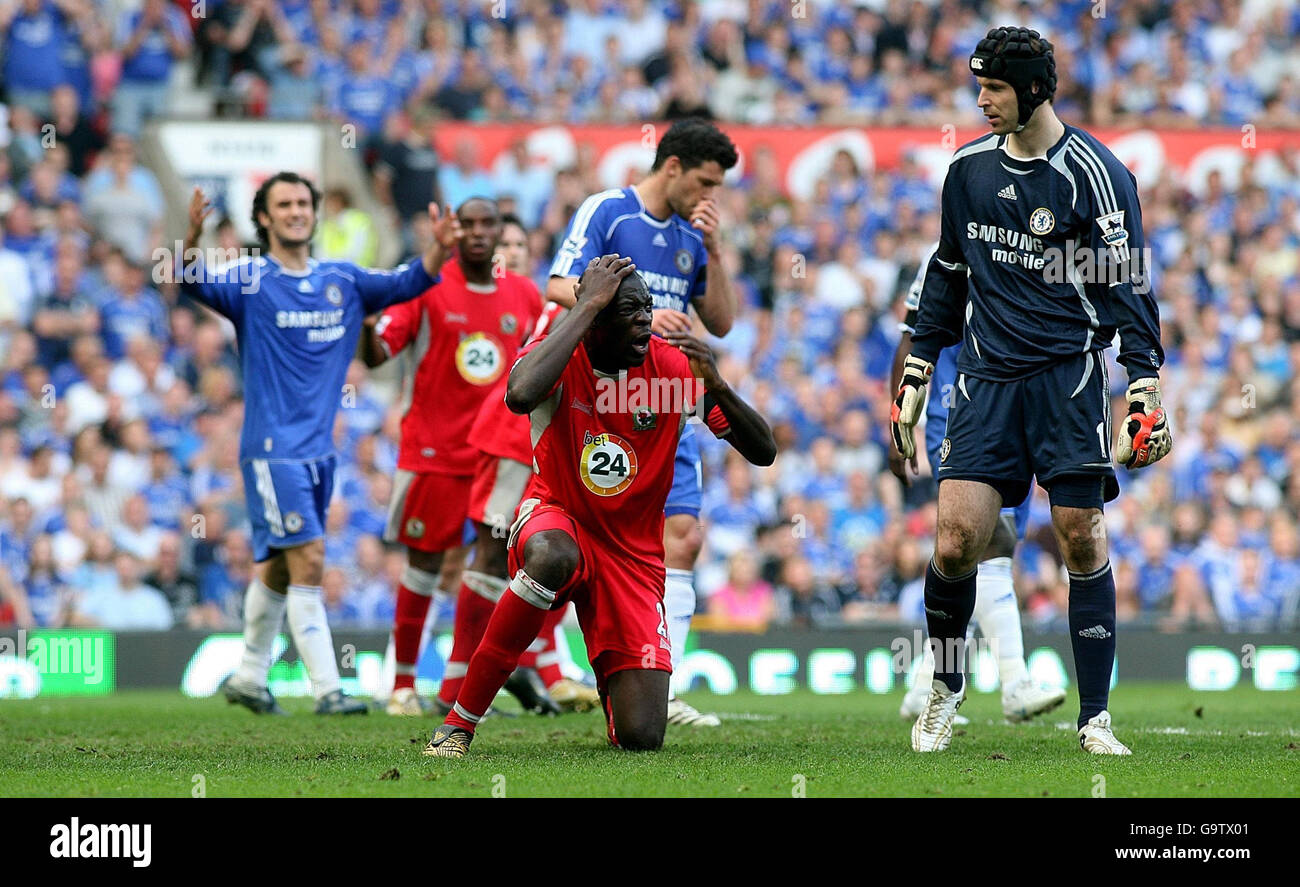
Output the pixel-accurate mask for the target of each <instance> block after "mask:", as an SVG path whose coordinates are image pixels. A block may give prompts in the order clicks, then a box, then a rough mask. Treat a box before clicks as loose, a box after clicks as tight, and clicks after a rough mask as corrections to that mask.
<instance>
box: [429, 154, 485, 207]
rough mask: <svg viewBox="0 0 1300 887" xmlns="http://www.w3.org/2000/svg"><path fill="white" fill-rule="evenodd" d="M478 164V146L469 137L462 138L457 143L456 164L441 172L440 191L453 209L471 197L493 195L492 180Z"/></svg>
mask: <svg viewBox="0 0 1300 887" xmlns="http://www.w3.org/2000/svg"><path fill="white" fill-rule="evenodd" d="M478 163H479V153H478V146H477V145H476V144H475V143H474V142H473V141H471V140H470V139H469V138H468V137H462V138H461V139H460V140H459V141H457V142H456V151H455V162H454V163H453V164H452V165H450V166H444V167H442V168H441V169H440V170H439V172H438V188H439V191H440V192H441V193H442V199H443V200H444V201H446V202H447V204H448V205H449V206H451V207H452V208H453V209H455V208H456V207H458V206H460V205H461V204H462V203H464V202H465V201H466V200H468V199H469V198H471V197H476V196H481V195H484V194H491V193H492V180H491V179H489V178H488V176H487V173H485V172H484V171H483V170H482V169H481V168H479V165H478Z"/></svg>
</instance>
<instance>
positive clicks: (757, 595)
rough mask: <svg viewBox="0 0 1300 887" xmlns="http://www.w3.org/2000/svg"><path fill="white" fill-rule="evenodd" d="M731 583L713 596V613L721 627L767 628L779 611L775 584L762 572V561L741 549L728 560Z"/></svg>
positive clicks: (739, 628) (711, 601)
mask: <svg viewBox="0 0 1300 887" xmlns="http://www.w3.org/2000/svg"><path fill="white" fill-rule="evenodd" d="M728 566H729V569H728V574H727V584H726V585H723V586H722V587H721V588H719V589H718V590H717V591H715V592H713V594H711V595H710V596H709V615H710V616H712V617H713V618H714V620H715V621H714V622H713V625H714V627H715V628H716V629H717V630H719V631H763V630H765V629H766V628H767V624H768V623H769V622H771V621H772V618H773V617H774V616H775V614H776V600H775V597H774V596H773V592H772V586H770V585H768V584H767V583H766V582H764V581H763V580H762V579H760V578H759V575H758V565H757V564H756V563H755V562H754V557H753V555H752V554H750V553H749V552H748V551H747V550H745V549H741V550H740V551H737V552H736V553H735V554H733V555H732V556H731V557H730V559H729V560H728Z"/></svg>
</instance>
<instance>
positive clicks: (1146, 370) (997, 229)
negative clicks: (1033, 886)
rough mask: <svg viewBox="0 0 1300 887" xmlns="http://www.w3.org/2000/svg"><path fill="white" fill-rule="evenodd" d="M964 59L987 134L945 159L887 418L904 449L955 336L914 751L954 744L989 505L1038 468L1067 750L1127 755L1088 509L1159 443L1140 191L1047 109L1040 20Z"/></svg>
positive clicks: (1156, 334) (1001, 32) (1107, 605)
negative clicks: (1065, 609)
mask: <svg viewBox="0 0 1300 887" xmlns="http://www.w3.org/2000/svg"><path fill="white" fill-rule="evenodd" d="M970 70H971V73H972V74H974V75H975V78H976V82H977V83H978V84H979V88H980V91H979V98H978V106H979V108H980V110H981V111H982V112H983V113H984V116H985V118H986V119H987V120H988V122H989V127H990V130H991V132H990V133H989V134H988V135H986V136H984V137H982V138H980V139H977V140H975V141H974V142H971V143H970V144H968V145H965V146H963V147H962V148H961V149H959V150H958V151H957V152H956V153H955V154H954V155H953V158H952V162H951V163H950V165H949V167H948V175H947V178H946V179H945V181H944V185H943V200H942V210H941V213H942V219H941V228H940V239H939V248H938V250H937V251H936V253H935V255H934V257H933V258H932V259H931V260H930V264H929V267H928V270H927V272H926V276H925V283H924V289H923V293H922V297H921V301H920V306H919V311H918V316H917V319H916V332H915V333H914V334H913V335H912V353H911V354H910V355H908V356H907V358H906V360H905V361H904V364H903V372H902V383H901V385H900V386H899V388H898V394H897V397H896V399H895V402H894V407H893V414H892V430H893V436H894V442H895V445H896V446H897V447H898V450H899V452H900V453H901V454H902V455H903V457H904V458H906V459H909V460H910V459H911V458H912V457H913V455H914V453H915V450H916V442H915V439H914V437H913V429H914V428H915V426H916V424H917V421H918V420H919V419H920V416H921V410H922V408H923V407H924V404H925V391H926V386H927V384H928V382H929V381H930V377H931V375H932V374H933V373H934V366H935V363H936V362H937V361H938V359H939V355H940V352H941V351H942V350H943V348H944V347H946V346H949V345H955V344H957V343H958V342H962V343H964V344H963V347H962V349H961V354H960V356H959V357H958V358H957V386H956V393H954V394H953V396H952V400H953V403H952V408H951V411H950V412H949V414H948V424H947V434H946V436H945V438H944V440H943V442H942V443H941V444H940V447H939V465H938V468H937V470H936V476H937V477H938V479H939V528H938V538H937V539H936V541H935V552H934V558H933V559H932V560H931V562H930V565H929V567H928V569H927V570H926V576H925V615H926V623H927V627H928V629H929V633H930V645H931V648H932V649H933V651H934V657H935V673H934V677H935V680H934V682H933V683H932V684H931V689H930V697H929V699H928V701H927V703H926V707H925V710H924V711H922V712H921V715H920V716H919V717H918V718H917V721H916V724H915V725H914V726H913V728H912V748H913V749H914V750H915V751H918V752H934V751H942V750H943V749H945V748H947V747H948V744H949V742H950V741H951V738H952V724H953V720H954V719H955V717H956V714H957V709H958V707H959V706H960V705H961V703H962V701H963V699H964V698H965V693H966V686H965V681H964V678H963V675H962V658H963V653H964V649H963V642H964V638H965V635H966V628H967V625H968V623H969V622H970V618H971V613H972V610H973V608H974V604H975V598H976V592H975V588H976V579H975V575H976V564H977V562H978V560H979V557H980V555H981V554H982V553H983V551H984V550H985V548H986V547H987V545H988V543H989V540H990V538H991V537H992V536H993V531H994V528H995V526H996V524H997V521H998V512H999V509H1000V508H1001V507H1003V506H1006V505H1015V504H1017V503H1019V502H1020V501H1022V500H1023V499H1024V497H1025V495H1026V494H1027V493H1028V491H1029V484H1030V482H1031V481H1032V480H1035V479H1036V480H1037V481H1038V483H1039V484H1040V485H1041V486H1042V487H1043V488H1044V489H1046V490H1047V493H1048V497H1049V499H1050V500H1051V506H1052V525H1053V529H1054V530H1055V531H1056V537H1057V541H1058V542H1059V543H1060V548H1061V554H1062V557H1063V559H1064V560H1065V565H1066V567H1067V568H1068V569H1069V572H1070V602H1069V621H1070V642H1071V645H1072V647H1073V651H1074V663H1075V670H1076V672H1077V674H1078V683H1079V703H1080V713H1079V719H1078V728H1079V734H1078V735H1079V744H1080V746H1081V747H1082V748H1083V750H1084V751H1086V752H1089V753H1091V754H1105V755H1126V754H1129V750H1128V748H1127V747H1126V746H1125V745H1124V744H1123V743H1122V742H1120V741H1119V740H1118V739H1117V738H1116V737H1115V735H1114V734H1113V733H1112V732H1111V721H1110V713H1109V712H1108V711H1107V704H1108V699H1109V693H1110V678H1111V673H1112V670H1113V668H1114V663H1115V579H1114V576H1113V575H1112V574H1111V569H1110V561H1109V557H1108V552H1107V544H1106V533H1105V529H1106V524H1105V520H1104V518H1103V515H1102V506H1103V505H1104V503H1105V502H1107V501H1109V500H1111V499H1114V498H1115V496H1116V495H1117V494H1118V492H1119V488H1118V483H1117V482H1116V479H1115V470H1114V468H1113V464H1112V459H1114V460H1115V461H1117V462H1119V463H1120V464H1122V465H1124V466H1125V467H1127V468H1129V469H1130V470H1131V469H1136V468H1140V467H1142V466H1144V465H1149V464H1151V463H1153V462H1156V461H1158V460H1159V459H1161V458H1163V457H1164V456H1165V455H1167V454H1168V453H1169V450H1170V447H1171V446H1172V438H1171V436H1170V433H1169V426H1168V423H1167V421H1166V418H1165V412H1164V410H1163V408H1161V406H1160V379H1159V376H1158V372H1159V369H1160V365H1161V363H1162V361H1163V358H1164V352H1163V350H1162V349H1161V346H1160V319H1159V314H1158V312H1157V309H1156V300H1155V298H1154V297H1153V296H1152V294H1151V291H1150V287H1149V285H1148V282H1149V279H1150V278H1149V277H1148V274H1149V271H1148V269H1147V268H1146V265H1145V262H1144V261H1143V258H1144V253H1145V250H1143V248H1142V245H1143V244H1142V216H1141V207H1140V206H1139V204H1138V195H1137V185H1136V181H1135V180H1134V178H1133V175H1132V173H1130V172H1129V171H1128V170H1127V169H1125V168H1124V166H1123V164H1121V163H1120V162H1119V161H1118V160H1116V159H1115V156H1114V155H1113V154H1111V152H1110V151H1109V150H1107V148H1106V146H1105V145H1103V144H1101V142H1099V141H1097V139H1095V138H1093V137H1092V136H1091V135H1089V134H1088V133H1086V132H1084V131H1083V130H1081V129H1078V128H1076V127H1072V126H1066V125H1065V124H1063V123H1062V122H1061V121H1060V120H1059V119H1057V117H1056V113H1055V111H1054V110H1053V108H1052V102H1051V100H1052V97H1053V95H1054V94H1055V92H1056V62H1055V59H1054V57H1053V54H1052V44H1051V43H1049V42H1048V41H1047V40H1045V39H1043V38H1042V37H1041V36H1039V34H1038V32H1037V31H1031V30H1028V29H1026V28H995V29H993V30H991V31H989V32H988V34H987V35H986V36H985V38H984V39H983V40H982V41H980V43H979V45H978V46H977V47H976V48H975V51H974V53H972V54H971V57H970ZM1117 333H1118V335H1119V339H1120V349H1119V362H1120V364H1121V365H1122V366H1123V367H1124V368H1125V369H1126V370H1127V372H1128V377H1129V380H1130V381H1129V386H1128V392H1127V396H1126V397H1125V402H1126V403H1127V404H1128V416H1127V417H1126V418H1125V419H1124V420H1123V422H1122V423H1121V425H1120V433H1119V435H1118V439H1117V441H1116V442H1115V447H1114V449H1115V452H1114V453H1113V454H1112V453H1111V444H1112V440H1111V421H1110V385H1109V381H1108V380H1107V378H1106V361H1105V359H1104V357H1103V354H1102V352H1103V351H1104V350H1105V349H1106V348H1107V347H1109V345H1110V344H1111V340H1112V339H1114V338H1115V336H1116V334H1117Z"/></svg>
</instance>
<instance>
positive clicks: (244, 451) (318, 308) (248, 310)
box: [182, 256, 435, 462]
mask: <svg viewBox="0 0 1300 887" xmlns="http://www.w3.org/2000/svg"><path fill="white" fill-rule="evenodd" d="M185 278H187V279H185V282H184V283H183V284H182V289H183V290H184V292H185V293H186V294H187V295H189V296H191V297H192V298H194V299H197V300H198V301H200V302H202V303H203V304H205V305H208V306H210V307H211V308H213V309H214V310H216V311H217V312H219V313H221V314H223V315H225V316H226V317H228V318H230V320H231V322H232V323H234V325H235V331H236V333H237V334H238V336H239V359H240V363H241V365H242V367H243V373H244V431H243V435H242V436H241V437H240V441H239V459H240V461H241V462H246V461H248V460H249V459H264V460H268V461H271V462H289V461H293V462H298V461H303V462H305V461H312V460H316V459H320V458H323V457H325V456H328V455H330V454H332V453H333V452H334V444H333V438H334V433H333V432H334V418H335V416H336V415H337V414H338V410H339V406H340V404H341V403H342V400H343V397H344V394H345V392H344V391H343V383H344V380H345V379H346V377H347V372H348V364H349V363H350V362H351V361H352V357H353V355H354V354H355V353H356V350H357V337H358V336H359V335H360V333H361V326H362V321H363V320H364V319H365V317H366V315H368V314H373V313H374V312H376V311H379V310H381V309H383V308H386V307H388V306H389V305H392V304H395V303H397V302H405V301H407V300H409V299H414V298H415V297H416V296H418V295H420V294H421V293H422V292H424V291H425V290H426V289H428V288H429V287H431V286H433V284H434V283H435V278H433V277H430V276H429V274H428V272H427V271H425V270H424V264H423V263H422V262H420V261H419V260H416V261H414V262H412V263H411V264H410V265H409V266H408V265H403V266H401V267H400V268H397V269H395V270H393V271H370V270H367V269H364V268H358V267H357V266H356V265H353V264H352V263H350V262H318V261H316V260H314V259H313V260H310V261H309V262H308V267H307V270H306V271H302V272H295V271H289V270H287V269H285V268H284V267H283V266H282V265H281V264H280V263H279V262H277V261H275V260H274V259H271V258H269V257H267V256H259V257H257V258H249V259H245V260H244V262H242V263H240V264H239V265H236V266H231V267H228V268H225V269H223V270H221V271H216V270H213V271H207V270H206V269H203V270H200V271H199V272H198V273H195V269H187V272H186V275H185ZM195 278H199V279H198V280H195Z"/></svg>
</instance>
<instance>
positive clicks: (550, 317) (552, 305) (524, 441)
mask: <svg viewBox="0 0 1300 887" xmlns="http://www.w3.org/2000/svg"><path fill="white" fill-rule="evenodd" d="M563 311H564V306H563V305H560V304H559V303H557V302H547V303H546V306H545V307H544V308H542V316H541V317H540V318H538V320H537V327H536V328H535V329H534V330H533V338H541V337H542V336H544V335H546V331H547V330H548V329H550V326H551V323H552V322H553V321H554V320H555V318H556V317H557V316H558V315H560V314H561V313H563ZM509 379H510V374H509V373H503V374H502V376H501V381H500V382H498V383H497V387H496V388H494V389H493V390H492V393H491V394H489V395H488V396H487V400H485V401H483V406H482V408H481V409H479V411H478V416H477V417H476V418H475V419H474V426H473V427H472V428H470V430H469V443H470V446H472V447H474V448H475V449H476V450H482V451H483V452H485V453H487V454H488V455H489V456H496V457H497V458H498V459H513V460H515V461H516V462H522V463H524V464H525V465H530V464H532V461H533V442H532V440H531V439H530V438H529V437H528V417H527V416H519V415H516V414H515V413H512V412H510V408H509V407H508V406H506V382H508V381H509Z"/></svg>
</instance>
